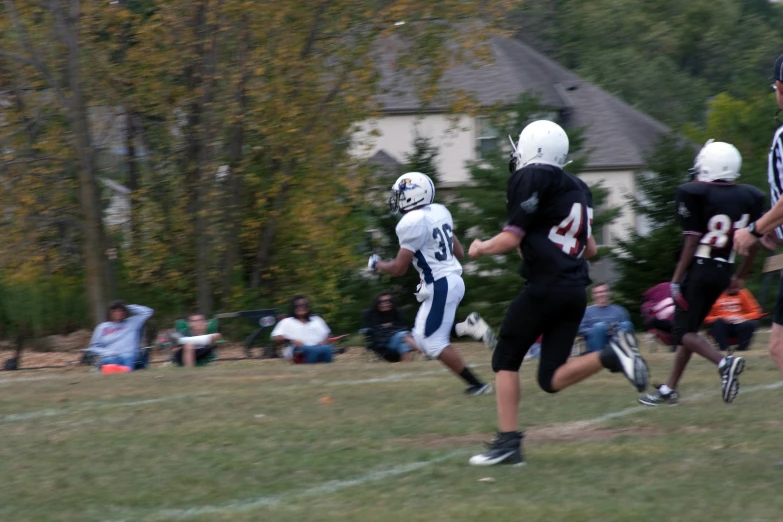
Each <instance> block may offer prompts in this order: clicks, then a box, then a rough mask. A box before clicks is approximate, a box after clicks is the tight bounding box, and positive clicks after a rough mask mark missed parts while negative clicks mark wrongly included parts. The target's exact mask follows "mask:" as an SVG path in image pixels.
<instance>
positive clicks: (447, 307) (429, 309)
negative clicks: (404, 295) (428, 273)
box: [413, 276, 492, 395]
mask: <svg viewBox="0 0 783 522" xmlns="http://www.w3.org/2000/svg"><path fill="white" fill-rule="evenodd" d="M463 295H465V283H464V282H463V281H462V278H461V277H458V276H456V277H455V276H449V277H444V278H441V279H439V280H437V281H435V283H433V292H432V294H431V295H430V296H429V297H428V298H427V299H426V300H425V301H424V302H423V303H422V306H421V308H419V313H418V314H417V315H416V324H415V326H414V328H413V341H414V344H415V345H416V346H417V347H418V348H419V350H421V351H422V353H424V354H426V355H428V356H429V357H432V358H434V359H438V360H439V361H440V362H441V363H442V364H443V365H444V366H446V367H447V368H448V369H450V370H451V371H452V372H454V373H455V374H456V375H458V376H459V377H461V378H462V379H463V380H464V381H465V382H466V383H467V384H468V388H467V389H466V390H465V392H466V393H468V394H470V395H479V394H483V393H488V392H490V391H491V390H492V387H491V386H489V385H488V384H486V383H484V382H482V381H481V380H479V379H478V378H477V377H476V376H475V375H474V374H473V372H472V371H471V370H470V368H468V367H467V365H466V364H465V361H464V359H463V358H462V356H461V355H460V354H459V352H457V350H455V349H454V347H453V346H451V344H450V339H449V338H450V335H451V330H452V328H453V325H454V317H455V315H456V313H457V306H459V303H460V301H461V300H462V296H463Z"/></svg>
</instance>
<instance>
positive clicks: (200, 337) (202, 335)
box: [173, 312, 223, 368]
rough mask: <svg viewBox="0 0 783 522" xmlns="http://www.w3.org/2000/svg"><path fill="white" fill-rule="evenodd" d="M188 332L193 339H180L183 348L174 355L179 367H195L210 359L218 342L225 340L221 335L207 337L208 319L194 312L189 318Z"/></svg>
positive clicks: (214, 334)
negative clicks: (198, 363)
mask: <svg viewBox="0 0 783 522" xmlns="http://www.w3.org/2000/svg"><path fill="white" fill-rule="evenodd" d="M188 331H189V333H190V335H191V337H183V338H180V339H179V342H180V344H182V347H181V348H178V349H177V350H175V351H174V353H173V360H174V362H175V363H177V364H178V365H179V366H187V367H191V368H192V367H193V366H196V363H197V362H201V361H203V360H205V359H210V358H211V357H212V356H213V354H214V352H215V350H216V349H217V344H216V343H217V342H218V341H219V340H220V339H222V338H223V336H222V335H220V334H219V333H213V334H209V335H207V319H206V317H204V314H201V313H198V312H194V313H192V314H190V315H189V316H188Z"/></svg>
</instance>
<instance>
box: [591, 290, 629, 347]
mask: <svg viewBox="0 0 783 522" xmlns="http://www.w3.org/2000/svg"><path fill="white" fill-rule="evenodd" d="M610 297H611V291H610V289H609V284H608V283H598V284H597V285H595V286H594V287H593V302H594V303H595V304H593V305H591V306H588V307H587V309H586V310H585V315H584V317H583V318H582V324H581V325H579V334H580V335H582V336H584V338H585V342H586V343H587V353H591V352H597V351H600V350H602V349H603V348H604V346H606V345H607V344H608V343H609V339H611V338H612V337H613V336H614V335H615V334H616V333H617V331H618V330H619V329H621V328H622V329H623V330H630V331H633V330H634V328H633V323H631V317H630V315H628V310H626V309H625V308H623V307H622V306H620V305H614V304H611V302H610Z"/></svg>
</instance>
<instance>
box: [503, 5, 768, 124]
mask: <svg viewBox="0 0 783 522" xmlns="http://www.w3.org/2000/svg"><path fill="white" fill-rule="evenodd" d="M509 20H510V24H509V25H510V28H511V29H512V30H514V31H516V33H517V34H518V35H519V37H520V38H522V39H524V40H526V41H527V42H529V43H531V44H533V45H535V46H536V47H540V48H542V49H543V50H544V51H546V52H547V53H549V54H550V55H551V56H552V57H553V58H554V59H556V60H558V61H560V62H561V63H562V64H563V65H564V66H566V67H569V68H571V69H573V70H574V71H575V72H577V73H578V74H580V75H581V76H582V77H584V78H586V79H588V80H591V81H594V82H596V83H597V84H599V85H601V86H602V87H603V88H605V89H607V90H609V91H611V92H614V93H617V94H618V95H619V96H620V97H622V98H624V99H625V100H627V101H628V102H629V103H632V104H633V105H636V106H638V107H639V108H640V109H641V110H643V111H645V112H647V113H649V114H652V115H653V116H655V117H657V118H659V119H661V120H662V121H664V122H666V123H668V124H669V125H672V126H675V127H679V126H681V125H683V124H685V123H688V122H690V123H703V121H704V116H705V106H706V102H707V100H709V99H710V97H711V96H715V95H717V94H718V93H721V92H728V93H729V94H731V95H732V96H735V97H744V96H745V95H747V94H748V93H752V92H754V91H755V92H760V89H761V88H763V87H764V79H765V78H767V77H768V76H769V73H768V70H769V67H770V65H771V64H772V63H773V62H774V59H775V57H776V56H777V54H779V53H780V49H779V47H778V42H780V39H781V37H783V29H781V28H782V27H783V24H781V21H783V9H781V7H780V6H779V5H776V4H774V3H772V2H766V1H764V0H692V1H689V2H681V1H679V0H661V1H658V2H646V1H644V0H628V1H622V2H618V1H617V0H598V1H594V2H580V1H578V0H527V1H526V2H522V3H520V4H519V6H518V7H517V9H516V10H515V13H514V14H512V15H511V16H510V17H509ZM639 78H644V82H643V85H642V84H640V83H639Z"/></svg>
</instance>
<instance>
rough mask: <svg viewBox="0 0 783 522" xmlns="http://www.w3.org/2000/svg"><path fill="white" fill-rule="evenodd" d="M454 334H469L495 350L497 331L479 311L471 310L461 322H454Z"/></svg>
mask: <svg viewBox="0 0 783 522" xmlns="http://www.w3.org/2000/svg"><path fill="white" fill-rule="evenodd" d="M453 334H454V336H455V337H463V336H465V335H469V336H471V337H473V338H474V339H475V340H477V341H481V342H483V343H484V346H486V347H487V348H489V349H490V350H494V349H495V346H496V345H497V337H496V336H495V332H494V331H493V330H492V328H490V327H489V325H488V324H487V322H486V321H485V320H484V319H482V317H481V315H480V314H479V313H478V312H471V313H470V314H469V315H468V317H467V318H466V319H465V320H464V321H462V322H461V323H454V330H453Z"/></svg>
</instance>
